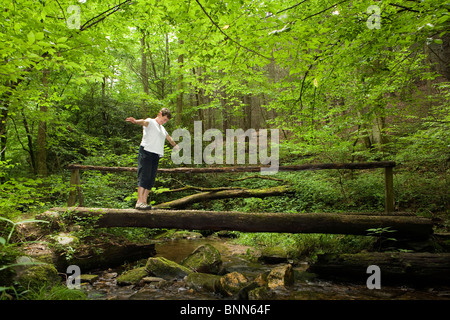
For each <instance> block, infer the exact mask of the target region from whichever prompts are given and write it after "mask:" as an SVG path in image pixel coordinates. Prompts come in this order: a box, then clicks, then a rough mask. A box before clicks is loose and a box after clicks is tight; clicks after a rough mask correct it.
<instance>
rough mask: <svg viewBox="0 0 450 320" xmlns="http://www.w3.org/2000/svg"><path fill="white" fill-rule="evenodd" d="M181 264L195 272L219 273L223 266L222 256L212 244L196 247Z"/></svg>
mask: <svg viewBox="0 0 450 320" xmlns="http://www.w3.org/2000/svg"><path fill="white" fill-rule="evenodd" d="M181 265H183V266H185V267H188V268H189V269H191V270H192V271H195V272H201V273H213V274H217V273H219V271H220V269H221V267H222V257H221V255H220V252H219V250H217V249H216V248H214V247H213V246H212V245H210V244H205V245H201V246H199V247H198V248H196V249H195V250H194V251H193V252H192V253H191V254H190V255H189V256H187V257H186V258H185V259H184V260H183V261H181Z"/></svg>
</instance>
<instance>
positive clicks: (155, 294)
mask: <svg viewBox="0 0 450 320" xmlns="http://www.w3.org/2000/svg"><path fill="white" fill-rule="evenodd" d="M207 243H208V244H211V245H213V246H214V247H215V248H217V249H218V250H219V251H220V253H221V256H222V260H223V266H224V268H225V269H226V270H227V272H233V271H237V272H240V273H243V274H245V276H246V277H247V278H249V279H250V280H252V279H254V278H255V277H256V276H257V275H258V274H261V273H265V272H269V271H270V270H271V269H272V268H273V267H275V266H276V265H274V264H270V265H269V264H264V263H261V262H254V261H251V259H249V256H248V255H247V254H246V253H247V250H249V249H251V248H250V247H247V246H242V245H237V244H234V243H233V242H232V241H230V240H224V239H219V238H213V239H210V238H202V239H194V240H192V239H191V240H188V239H179V240H170V241H165V242H161V243H159V244H157V245H156V252H157V255H156V257H164V258H167V259H169V260H172V261H175V262H178V263H179V262H180V261H181V260H183V259H184V258H185V257H187V256H188V255H189V254H190V253H191V252H192V251H193V250H195V248H197V247H198V246H200V245H202V244H207ZM144 263H145V262H144ZM307 267H308V264H307V263H306V262H305V263H296V264H295V267H294V269H295V270H296V271H297V274H302V275H304V277H302V279H300V280H296V281H295V284H294V285H292V286H289V287H286V288H279V289H276V290H272V293H273V295H272V296H271V299H274V300H386V299H388V300H417V299H420V300H441V299H444V300H450V285H447V286H445V287H440V288H425V289H415V288H411V287H404V286H397V287H395V286H383V284H382V288H381V289H379V290H376V289H374V290H369V289H368V288H367V287H366V286H365V285H360V284H350V283H339V282H333V281H325V280H320V279H317V278H314V277H308V273H305V272H304V271H305V270H306V269H307ZM123 271H124V269H123V268H117V269H108V270H101V271H97V272H93V273H95V274H98V275H99V279H98V280H97V281H95V282H94V283H93V284H83V288H84V290H85V291H86V292H87V293H88V298H89V299H91V300H112V299H118V300H197V299H202V300H210V299H221V300H222V299H224V298H223V297H222V296H220V295H217V294H214V293H212V292H206V291H204V292H197V291H194V290H192V289H190V288H189V286H188V285H187V284H186V283H185V282H184V281H183V280H179V281H162V282H150V283H145V284H142V285H139V286H134V285H129V286H118V285H117V284H116V278H117V276H118V275H120V273H121V272H123ZM229 299H231V298H229Z"/></svg>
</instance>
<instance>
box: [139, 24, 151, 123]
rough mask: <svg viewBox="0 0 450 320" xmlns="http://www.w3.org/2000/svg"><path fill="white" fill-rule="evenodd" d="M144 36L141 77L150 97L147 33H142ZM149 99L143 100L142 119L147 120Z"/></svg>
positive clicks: (145, 90)
mask: <svg viewBox="0 0 450 320" xmlns="http://www.w3.org/2000/svg"><path fill="white" fill-rule="evenodd" d="M142 33H143V35H142V38H141V77H142V85H143V87H144V93H145V94H146V95H147V96H148V94H149V85H148V74H147V55H146V53H145V48H146V44H145V31H142ZM146 101H147V98H144V99H142V111H141V112H142V117H143V118H144V119H145V118H147V113H148V110H147V102H146Z"/></svg>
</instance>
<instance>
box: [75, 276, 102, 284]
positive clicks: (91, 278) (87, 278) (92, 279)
mask: <svg viewBox="0 0 450 320" xmlns="http://www.w3.org/2000/svg"><path fill="white" fill-rule="evenodd" d="M98 279H99V276H98V275H97V274H82V275H80V282H81V283H86V282H88V283H91V284H92V283H94V282H95V281H97V280H98Z"/></svg>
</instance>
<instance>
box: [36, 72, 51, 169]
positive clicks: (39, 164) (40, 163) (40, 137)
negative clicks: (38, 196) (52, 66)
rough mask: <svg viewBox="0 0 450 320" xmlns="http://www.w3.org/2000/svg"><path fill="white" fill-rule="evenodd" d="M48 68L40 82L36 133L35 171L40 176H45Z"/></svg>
mask: <svg viewBox="0 0 450 320" xmlns="http://www.w3.org/2000/svg"><path fill="white" fill-rule="evenodd" d="M48 73H49V71H48V70H44V72H43V75H42V84H43V86H44V90H45V91H44V96H43V97H42V99H41V102H40V106H39V111H40V118H41V120H39V125H38V134H37V142H36V146H37V151H36V169H37V170H36V172H37V174H38V175H39V176H41V177H46V176H47V121H46V120H45V118H46V117H47V102H48V101H47V100H48V79H47V77H48Z"/></svg>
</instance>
